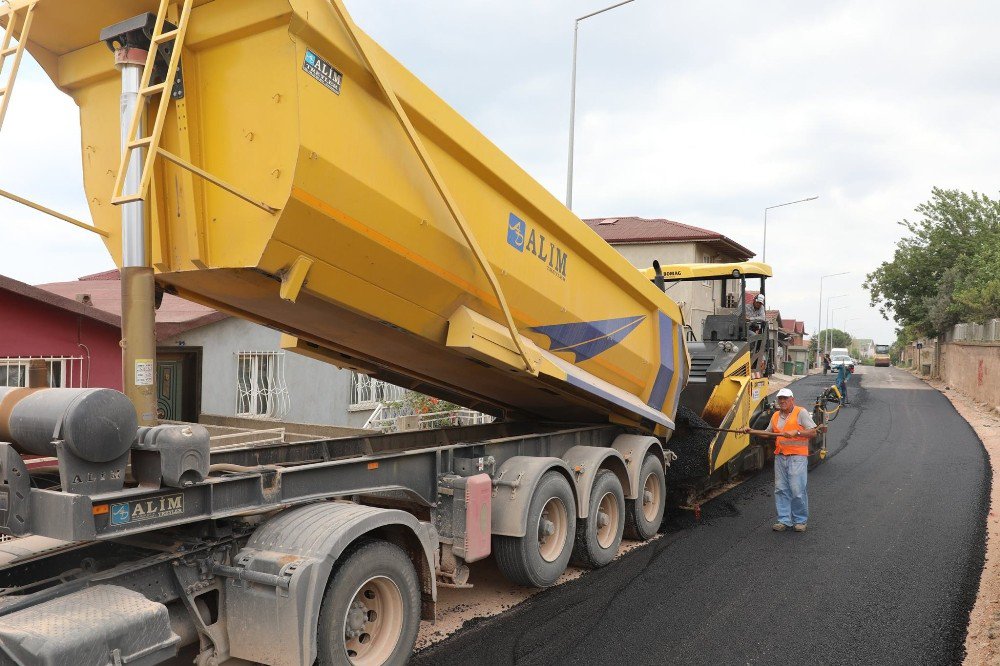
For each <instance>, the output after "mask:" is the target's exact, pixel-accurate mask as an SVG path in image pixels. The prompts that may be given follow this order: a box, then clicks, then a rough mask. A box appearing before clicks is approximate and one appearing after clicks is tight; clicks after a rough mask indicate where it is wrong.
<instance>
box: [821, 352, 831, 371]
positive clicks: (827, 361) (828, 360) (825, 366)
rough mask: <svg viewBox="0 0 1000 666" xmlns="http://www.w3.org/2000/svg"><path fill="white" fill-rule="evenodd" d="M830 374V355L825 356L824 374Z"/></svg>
mask: <svg viewBox="0 0 1000 666" xmlns="http://www.w3.org/2000/svg"><path fill="white" fill-rule="evenodd" d="M828 372H830V355H829V354H823V374H824V375H825V374H826V373H828Z"/></svg>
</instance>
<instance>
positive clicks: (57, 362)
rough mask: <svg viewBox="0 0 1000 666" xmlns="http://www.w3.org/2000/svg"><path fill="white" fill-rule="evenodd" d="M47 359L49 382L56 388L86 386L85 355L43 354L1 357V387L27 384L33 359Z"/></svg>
mask: <svg viewBox="0 0 1000 666" xmlns="http://www.w3.org/2000/svg"><path fill="white" fill-rule="evenodd" d="M39 358H41V360H43V361H45V364H46V365H47V366H48V369H49V372H48V384H49V386H52V387H55V388H84V387H85V384H86V382H85V380H84V373H83V357H81V356H43V357H38V356H35V357H27V356H17V357H10V356H8V357H0V387H14V386H26V385H27V383H28V365H29V364H30V363H31V361H34V360H37V359H39Z"/></svg>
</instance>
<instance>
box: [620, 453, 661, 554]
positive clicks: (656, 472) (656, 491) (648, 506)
mask: <svg viewBox="0 0 1000 666" xmlns="http://www.w3.org/2000/svg"><path fill="white" fill-rule="evenodd" d="M666 506H667V480H666V477H665V476H664V474H663V464H662V463H661V462H660V459H659V458H657V457H656V456H655V455H653V454H652V453H650V454H647V455H646V459H645V460H644V461H642V467H641V468H640V469H639V496H638V497H636V498H635V499H633V500H629V501H628V502H626V503H625V536H626V537H628V538H629V539H632V540H633V541H649V540H650V539H652V538H653V537H654V536H656V533H657V531H659V529H660V523H662V522H663V512H664V510H665V509H666Z"/></svg>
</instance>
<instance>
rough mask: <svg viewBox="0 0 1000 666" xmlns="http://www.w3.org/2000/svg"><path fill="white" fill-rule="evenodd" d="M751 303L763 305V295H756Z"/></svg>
mask: <svg viewBox="0 0 1000 666" xmlns="http://www.w3.org/2000/svg"><path fill="white" fill-rule="evenodd" d="M753 301H754V303H763V302H764V294H757V298H755V299H753Z"/></svg>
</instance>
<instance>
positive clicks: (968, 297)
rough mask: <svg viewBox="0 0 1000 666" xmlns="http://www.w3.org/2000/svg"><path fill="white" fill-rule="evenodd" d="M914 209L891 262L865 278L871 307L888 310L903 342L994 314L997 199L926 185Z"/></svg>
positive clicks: (999, 310)
mask: <svg viewBox="0 0 1000 666" xmlns="http://www.w3.org/2000/svg"><path fill="white" fill-rule="evenodd" d="M915 210H916V212H917V213H918V214H919V215H920V216H921V218H920V219H919V220H916V221H910V220H903V221H902V222H900V223H899V224H900V225H902V226H903V227H905V228H906V230H907V231H908V232H909V234H908V235H907V236H906V237H905V238H903V239H901V240H900V241H899V242H898V243H897V244H896V251H895V253H894V255H893V258H892V261H885V262H882V264H881V265H880V266H879V267H878V268H876V269H875V270H874V271H872V272H871V273H869V274H868V276H867V279H866V280H865V288H866V289H868V291H869V292H870V293H871V303H872V305H873V306H875V307H878V308H879V310H880V312H881V313H882V315H883V316H884V317H885V318H886V319H889V317H890V315H891V314H894V315H895V318H896V321H897V323H898V324H899V325H900V330H899V334H900V338H901V339H902V340H903V341H908V340H912V339H914V338H916V337H919V336H922V335H937V334H939V333H941V332H944V331H946V330H947V329H949V328H950V327H951V326H953V325H955V324H956V323H958V322H960V321H980V322H981V321H984V320H986V319H990V318H992V317H1000V248H998V245H1000V200H994V199H990V198H989V197H987V196H985V195H982V194H978V193H976V192H971V193H966V192H961V191H959V190H943V189H940V188H934V189H933V190H932V191H931V198H930V200H929V201H927V202H925V203H922V204H920V205H919V206H917V208H916V209H915Z"/></svg>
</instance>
